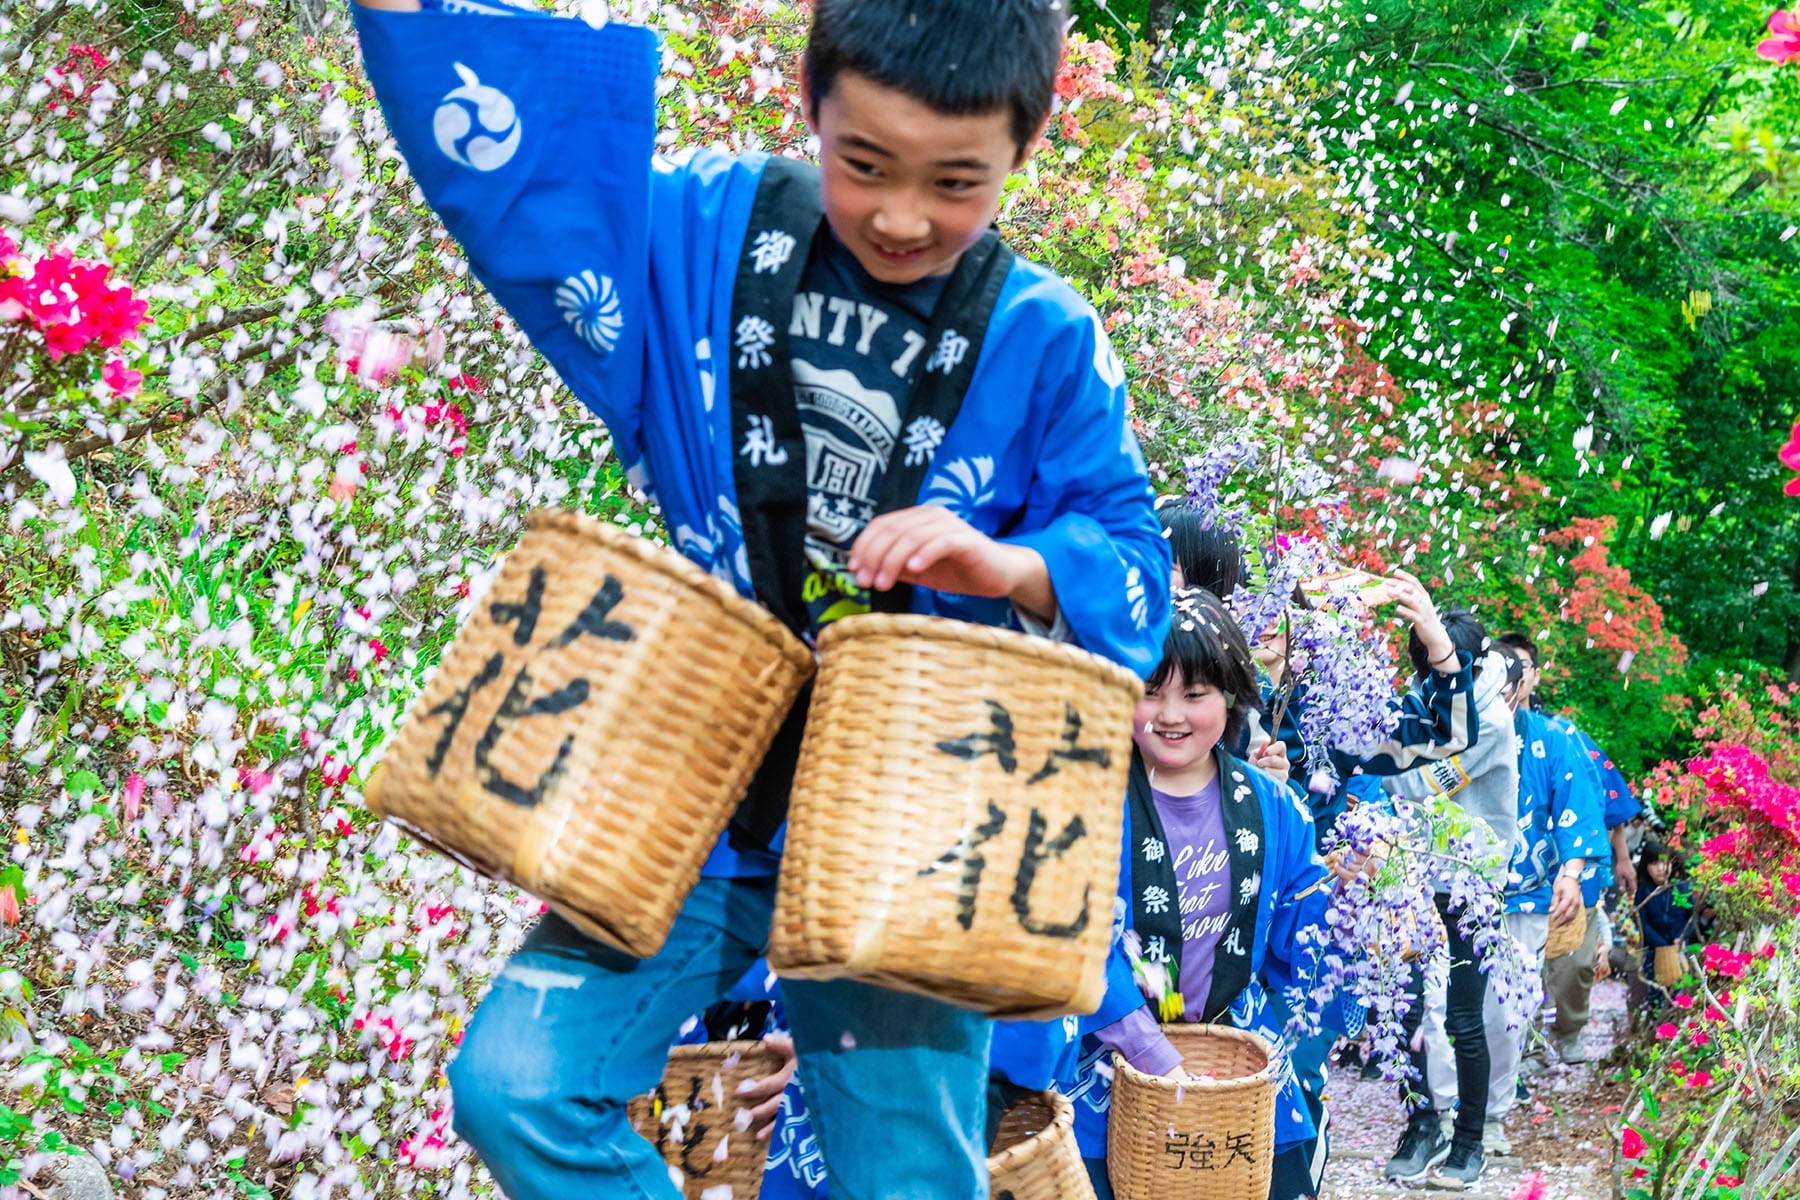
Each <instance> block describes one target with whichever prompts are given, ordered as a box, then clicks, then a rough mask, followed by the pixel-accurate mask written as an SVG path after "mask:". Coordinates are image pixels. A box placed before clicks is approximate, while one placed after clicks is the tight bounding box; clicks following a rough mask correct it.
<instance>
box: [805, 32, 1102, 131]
mask: <svg viewBox="0 0 1800 1200" xmlns="http://www.w3.org/2000/svg"><path fill="white" fill-rule="evenodd" d="M812 8H813V18H812V33H811V34H810V35H809V37H808V39H807V44H806V58H805V60H804V64H803V69H804V70H805V72H806V82H807V87H808V89H809V91H810V92H811V95H812V100H813V103H815V104H817V103H819V102H820V101H822V100H824V99H825V97H826V96H827V95H829V94H830V92H831V89H832V86H833V85H834V84H835V83H836V82H837V78H838V76H839V75H840V74H842V73H843V72H845V71H854V72H855V73H856V74H858V75H861V76H863V77H864V78H866V79H869V80H872V81H874V82H875V83H879V84H881V85H882V86H883V87H889V88H893V89H894V90H895V91H897V92H903V93H905V94H906V95H908V96H911V97H912V98H913V99H914V100H917V101H918V102H919V103H921V104H924V105H926V106H928V107H930V108H933V109H935V110H937V111H938V112H940V113H944V114H946V115H948V116H958V117H961V116H974V115H977V114H980V113H990V112H1005V113H1006V114H1007V115H1008V117H1009V118H1010V120H1011V123H1012V135H1013V140H1014V141H1015V142H1017V143H1018V146H1019V153H1020V154H1024V153H1025V151H1026V150H1028V149H1029V148H1030V146H1031V143H1032V141H1033V140H1034V139H1035V138H1036V137H1037V135H1038V131H1039V130H1040V129H1042V128H1043V124H1044V119H1045V118H1046V117H1048V116H1049V115H1050V105H1051V103H1052V102H1053V101H1054V99H1055V97H1056V73H1057V70H1058V69H1059V67H1060V66H1061V63H1062V46H1063V26H1064V24H1065V22H1067V20H1068V17H1069V14H1068V10H1067V6H1066V5H1065V4H1064V3H1062V2H1061V0H813V6H812Z"/></svg>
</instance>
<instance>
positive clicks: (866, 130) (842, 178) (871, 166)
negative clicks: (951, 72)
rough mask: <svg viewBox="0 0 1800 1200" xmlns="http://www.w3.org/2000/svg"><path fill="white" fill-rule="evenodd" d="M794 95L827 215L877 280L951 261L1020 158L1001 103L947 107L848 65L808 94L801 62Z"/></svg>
mask: <svg viewBox="0 0 1800 1200" xmlns="http://www.w3.org/2000/svg"><path fill="white" fill-rule="evenodd" d="M801 98H802V103H803V105H804V107H805V111H806V113H807V114H808V120H809V123H810V124H811V125H812V129H813V132H814V133H815V134H817V135H818V138H819V160H820V165H821V168H822V169H821V175H820V190H821V192H822V196H823V202H824V206H825V217H826V219H827V220H829V221H830V222H831V229H832V232H834V233H836V234H837V236H838V240H839V241H841V242H843V243H844V245H846V246H848V247H849V248H850V252H851V253H852V254H854V255H856V260H857V261H858V262H860V263H861V264H862V265H863V269H864V270H866V271H868V272H869V274H871V275H873V276H874V277H875V278H876V279H879V280H881V281H882V282H883V283H894V284H906V283H914V282H917V281H918V280H920V279H924V278H925V277H927V276H930V275H943V274H946V273H948V272H949V271H951V270H953V269H954V268H955V266H956V262H957V260H958V259H959V258H961V257H962V255H963V252H964V251H966V250H968V249H969V248H970V247H971V246H973V245H975V243H976V242H978V241H980V240H981V236H982V234H984V233H986V232H987V229H988V226H989V224H991V223H992V221H993V219H994V211H995V209H996V207H997V206H998V204H999V199H1000V188H1001V185H1002V184H1004V183H1005V182H1006V176H1007V175H1008V174H1009V173H1010V172H1011V171H1012V170H1013V169H1014V168H1016V167H1018V166H1020V165H1021V164H1022V163H1023V161H1024V157H1023V156H1022V155H1021V154H1020V153H1019V148H1018V144H1017V143H1016V142H1015V141H1014V140H1013V134H1012V121H1011V119H1010V117H1009V116H1008V114H1007V112H1006V111H1005V110H1004V109H996V110H994V111H993V112H987V113H979V114H976V115H974V116H964V117H958V116H947V115H945V114H944V113H941V112H938V111H937V110H936V109H933V108H931V107H930V106H928V105H926V104H923V103H921V102H919V101H917V100H915V99H913V98H912V97H911V96H908V95H907V94H905V93H904V92H899V91H895V90H894V89H893V88H888V87H883V86H882V85H881V84H878V83H876V82H874V81H873V80H871V79H869V78H868V77H866V76H864V75H860V74H858V73H856V72H854V71H844V72H841V73H840V74H839V75H838V76H837V78H836V79H834V80H833V81H832V83H831V89H830V91H828V92H827V93H826V94H825V96H824V98H823V99H821V100H820V101H818V103H816V104H815V103H814V101H813V97H812V96H811V94H810V92H809V89H808V85H807V83H806V74H805V72H802V74H801Z"/></svg>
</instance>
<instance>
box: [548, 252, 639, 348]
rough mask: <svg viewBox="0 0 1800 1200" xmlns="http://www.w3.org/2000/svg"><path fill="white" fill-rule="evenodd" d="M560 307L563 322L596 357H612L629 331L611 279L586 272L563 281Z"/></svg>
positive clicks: (559, 301)
mask: <svg viewBox="0 0 1800 1200" xmlns="http://www.w3.org/2000/svg"><path fill="white" fill-rule="evenodd" d="M556 307H557V308H558V309H560V310H561V312H562V315H563V319H564V320H565V321H567V322H568V323H569V327H570V328H571V329H573V330H574V331H575V336H577V337H579V338H580V339H581V340H582V341H584V342H586V343H587V345H588V349H590V350H592V351H593V352H594V353H595V354H610V353H612V349H613V347H614V346H617V345H618V344H619V334H620V333H621V332H623V330H624V328H625V312H624V306H623V305H621V304H620V303H619V292H618V289H617V288H615V287H614V286H613V281H612V277H611V276H609V275H595V274H594V273H593V272H592V271H583V272H581V273H580V274H579V275H571V276H569V277H568V278H567V279H565V280H563V282H562V286H561V287H559V288H557V289H556Z"/></svg>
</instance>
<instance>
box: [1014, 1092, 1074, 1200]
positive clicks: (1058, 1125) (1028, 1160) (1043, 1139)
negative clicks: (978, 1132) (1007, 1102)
mask: <svg viewBox="0 0 1800 1200" xmlns="http://www.w3.org/2000/svg"><path fill="white" fill-rule="evenodd" d="M988 1175H989V1176H990V1177H991V1178H992V1180H993V1183H992V1186H991V1187H990V1189H989V1195H990V1196H992V1197H993V1200H1094V1185H1093V1184H1092V1183H1090V1182H1088V1174H1087V1167H1086V1166H1085V1165H1083V1163H1082V1161H1081V1149H1080V1147H1078V1146H1076V1144H1075V1110H1074V1109H1073V1108H1071V1107H1070V1106H1069V1099H1068V1097H1067V1096H1060V1095H1058V1094H1057V1093H1055V1092H1032V1093H1031V1094H1030V1095H1028V1096H1026V1097H1024V1098H1023V1099H1021V1100H1020V1101H1019V1102H1018V1103H1016V1104H1014V1105H1013V1106H1012V1107H1011V1108H1009V1109H1007V1110H1006V1115H1005V1116H1004V1117H1001V1118H1000V1129H999V1132H997V1133H996V1134H995V1135H994V1146H993V1151H992V1153H990V1154H989V1155H988Z"/></svg>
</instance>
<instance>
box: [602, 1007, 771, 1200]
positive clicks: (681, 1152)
mask: <svg viewBox="0 0 1800 1200" xmlns="http://www.w3.org/2000/svg"><path fill="white" fill-rule="evenodd" d="M780 1065H781V1064H780V1061H779V1060H778V1059H777V1058H776V1056H775V1054H774V1053H773V1052H772V1051H770V1050H769V1049H768V1048H767V1047H765V1046H764V1045H763V1044H762V1043H761V1042H749V1041H740V1042H707V1043H705V1044H704V1045H698V1046H677V1047H675V1049H674V1050H672V1051H670V1052H669V1065H668V1067H667V1069H665V1070H664V1072H663V1081H662V1085H661V1086H660V1087H658V1088H657V1089H656V1091H655V1092H654V1093H653V1094H651V1095H648V1096H640V1097H639V1098H638V1099H636V1100H633V1101H632V1102H631V1103H630V1104H628V1105H626V1106H625V1115H626V1117H627V1118H628V1119H629V1120H630V1122H631V1127H632V1128H633V1129H635V1130H637V1131H638V1133H639V1134H641V1135H643V1136H644V1137H645V1138H647V1139H648V1140H649V1141H650V1142H651V1144H652V1145H654V1146H655V1147H656V1148H657V1150H658V1151H660V1152H661V1153H662V1156H663V1161H664V1162H666V1163H668V1164H669V1166H670V1167H671V1168H673V1169H674V1170H676V1171H679V1172H680V1173H681V1188H682V1194H683V1196H685V1197H686V1200H703V1198H705V1197H718V1196H730V1197H731V1200H756V1197H757V1194H758V1193H759V1192H760V1191H761V1190H762V1177H763V1168H764V1167H765V1166H766V1165H767V1163H768V1158H769V1151H768V1147H767V1146H766V1145H765V1144H764V1143H762V1142H759V1141H757V1140H756V1135H755V1134H754V1133H752V1132H751V1131H750V1130H749V1129H748V1128H744V1129H740V1128H739V1121H740V1117H739V1115H738V1114H739V1113H740V1111H742V1106H741V1105H740V1104H739V1103H738V1100H737V1089H738V1085H739V1084H741V1083H743V1082H745V1081H746V1080H751V1079H761V1078H763V1077H764V1076H766V1075H772V1074H774V1073H775V1071H776V1069H777V1068H778V1067H779V1066H780ZM746 1124H747V1121H746ZM719 1188H729V1189H730V1190H729V1191H723V1192H722V1191H719V1190H717V1189H719Z"/></svg>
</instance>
